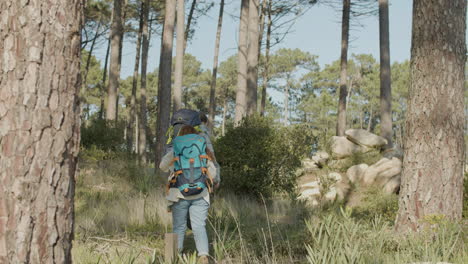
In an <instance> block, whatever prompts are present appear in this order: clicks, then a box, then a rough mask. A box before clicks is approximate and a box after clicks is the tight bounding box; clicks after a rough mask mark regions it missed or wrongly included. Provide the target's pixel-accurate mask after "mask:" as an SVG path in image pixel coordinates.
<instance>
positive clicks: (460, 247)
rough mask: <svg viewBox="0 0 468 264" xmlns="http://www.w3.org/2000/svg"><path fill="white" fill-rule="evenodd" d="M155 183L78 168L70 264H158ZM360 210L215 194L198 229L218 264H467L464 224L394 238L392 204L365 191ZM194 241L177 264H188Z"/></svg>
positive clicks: (163, 211) (131, 168) (107, 166)
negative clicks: (205, 231) (441, 263)
mask: <svg viewBox="0 0 468 264" xmlns="http://www.w3.org/2000/svg"><path fill="white" fill-rule="evenodd" d="M163 185H164V180H163V179H162V178H160V179H158V178H157V177H155V176H153V175H151V174H150V173H149V172H148V170H146V169H143V168H140V167H138V166H137V164H136V163H134V162H133V161H131V160H130V161H129V160H108V161H106V162H92V163H83V162H82V166H81V169H80V174H79V175H78V176H77V188H76V197H75V204H76V217H75V219H76V222H75V240H74V247H73V252H72V253H73V261H74V263H84V264H88V263H93V264H96V263H112V264H114V263H122V264H127V263H162V262H163V251H164V242H163V241H164V234H165V233H167V232H171V230H172V227H171V215H170V214H169V213H168V212H167V208H166V202H165V198H164V187H163ZM365 197H366V198H365V199H364V202H363V203H362V205H361V206H360V207H359V208H355V209H353V210H351V209H342V207H341V204H337V203H336V204H330V205H327V206H323V207H320V208H316V209H312V208H308V207H307V206H306V205H305V204H303V203H301V202H295V201H291V200H290V199H289V196H275V197H274V198H273V199H270V200H266V201H265V200H260V201H259V200H258V199H251V198H248V197H240V196H236V195H233V194H228V193H222V194H216V196H215V197H214V198H213V200H212V206H211V208H210V211H209V219H208V222H207V227H208V236H209V240H210V246H211V248H210V253H211V255H212V257H213V259H214V260H215V261H217V262H218V263H233V264H237V263H278V264H280V263H411V262H424V261H447V262H451V263H468V254H467V253H466V252H468V247H467V244H466V242H467V241H466V240H467V232H468V227H467V224H466V222H465V223H458V224H456V223H449V222H447V221H442V220H440V219H439V220H437V219H436V220H437V221H436V220H434V219H432V220H431V221H432V222H431V224H432V225H431V226H432V229H431V230H427V231H426V232H422V233H419V234H411V235H402V234H396V233H395V232H394V230H393V226H392V224H393V221H392V220H391V219H392V218H394V214H395V212H396V207H395V205H396V197H395V196H382V195H381V194H379V193H376V192H373V191H372V190H370V191H369V192H368V193H366V194H365ZM196 259H197V257H196V255H195V245H194V242H193V235H192V234H191V233H190V232H189V233H188V234H187V238H186V244H185V251H184V252H183V255H181V256H180V257H179V259H178V260H177V261H176V262H177V263H180V264H189V263H196Z"/></svg>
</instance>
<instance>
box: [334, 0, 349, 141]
mask: <svg viewBox="0 0 468 264" xmlns="http://www.w3.org/2000/svg"><path fill="white" fill-rule="evenodd" d="M350 11H351V0H343V19H342V21H341V24H342V25H341V63H340V65H341V73H340V98H339V102H338V122H337V125H336V135H337V136H344V133H345V130H346V96H347V87H346V83H347V77H348V73H347V68H348V39H349V14H350Z"/></svg>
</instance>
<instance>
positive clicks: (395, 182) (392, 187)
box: [383, 174, 401, 194]
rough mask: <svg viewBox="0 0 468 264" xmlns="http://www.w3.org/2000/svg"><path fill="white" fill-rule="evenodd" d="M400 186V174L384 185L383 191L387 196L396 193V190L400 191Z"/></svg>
mask: <svg viewBox="0 0 468 264" xmlns="http://www.w3.org/2000/svg"><path fill="white" fill-rule="evenodd" d="M400 184H401V176H400V174H398V175H397V176H395V177H393V178H391V179H390V180H389V181H388V182H387V183H385V185H384V187H383V191H384V193H387V194H391V193H396V192H397V191H398V189H400Z"/></svg>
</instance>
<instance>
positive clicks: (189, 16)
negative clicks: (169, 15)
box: [184, 0, 197, 54]
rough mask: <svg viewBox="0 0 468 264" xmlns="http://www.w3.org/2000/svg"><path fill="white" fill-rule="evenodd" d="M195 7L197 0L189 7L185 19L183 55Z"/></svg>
mask: <svg viewBox="0 0 468 264" xmlns="http://www.w3.org/2000/svg"><path fill="white" fill-rule="evenodd" d="M196 6H197V0H193V1H192V6H191V7H190V11H189V14H188V17H187V26H186V27H185V33H184V54H185V51H186V50H187V41H188V38H189V33H190V25H191V24H192V18H193V13H194V12H195V7H196Z"/></svg>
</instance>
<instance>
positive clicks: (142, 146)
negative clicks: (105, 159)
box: [138, 0, 151, 163]
mask: <svg viewBox="0 0 468 264" xmlns="http://www.w3.org/2000/svg"><path fill="white" fill-rule="evenodd" d="M149 9H150V0H145V5H144V8H143V13H144V16H143V49H142V54H141V56H142V59H141V85H140V86H141V87H140V115H139V118H138V155H139V157H140V161H141V162H142V163H146V135H147V133H146V131H147V129H148V125H147V123H148V121H147V112H148V110H147V107H146V81H147V80H146V72H147V68H148V52H149V44H150V43H149V42H150V36H149V32H150V31H151V24H148V19H149Z"/></svg>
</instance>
